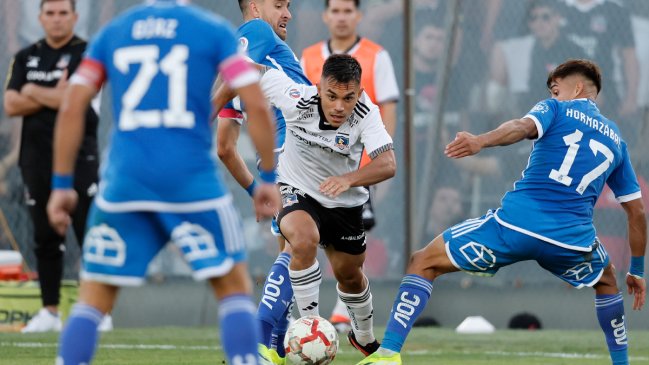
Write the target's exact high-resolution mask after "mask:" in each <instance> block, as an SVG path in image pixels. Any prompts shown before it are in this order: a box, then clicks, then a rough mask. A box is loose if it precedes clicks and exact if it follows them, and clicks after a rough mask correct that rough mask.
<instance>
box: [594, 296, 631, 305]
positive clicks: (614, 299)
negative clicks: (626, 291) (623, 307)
mask: <svg viewBox="0 0 649 365" xmlns="http://www.w3.org/2000/svg"><path fill="white" fill-rule="evenodd" d="M623 300H624V298H623V297H622V293H617V294H616V295H614V296H610V297H605V298H595V308H605V307H609V306H612V305H614V304H617V303H620V302H622V301H623Z"/></svg>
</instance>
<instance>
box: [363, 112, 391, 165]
mask: <svg viewBox="0 0 649 365" xmlns="http://www.w3.org/2000/svg"><path fill="white" fill-rule="evenodd" d="M362 123H363V128H362V130H361V142H362V143H363V145H364V146H365V150H366V151H367V154H368V155H369V156H370V158H371V159H375V158H376V157H377V156H378V155H380V154H381V153H383V152H385V151H389V150H392V149H394V147H393V145H392V137H390V134H388V131H387V130H385V125H383V121H382V120H381V113H380V112H379V108H378V107H376V106H372V108H371V109H370V111H369V113H367V116H366V117H365V118H364V119H363V122H362Z"/></svg>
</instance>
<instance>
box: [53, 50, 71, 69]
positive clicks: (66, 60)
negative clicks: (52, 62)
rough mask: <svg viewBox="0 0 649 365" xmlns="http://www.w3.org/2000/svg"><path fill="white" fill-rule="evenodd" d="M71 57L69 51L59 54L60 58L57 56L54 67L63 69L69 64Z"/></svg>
mask: <svg viewBox="0 0 649 365" xmlns="http://www.w3.org/2000/svg"><path fill="white" fill-rule="evenodd" d="M71 58H72V55H71V54H69V53H66V54H64V55H61V58H59V62H57V63H56V68H58V69H64V68H66V67H68V65H70V59H71Z"/></svg>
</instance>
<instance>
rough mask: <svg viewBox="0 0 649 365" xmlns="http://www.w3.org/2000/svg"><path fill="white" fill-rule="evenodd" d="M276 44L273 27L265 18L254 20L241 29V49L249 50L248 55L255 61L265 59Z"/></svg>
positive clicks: (258, 61)
mask: <svg viewBox="0 0 649 365" xmlns="http://www.w3.org/2000/svg"><path fill="white" fill-rule="evenodd" d="M274 44H275V33H274V32H273V28H271V26H270V24H268V23H266V22H265V21H263V20H252V21H250V22H248V23H246V24H245V25H244V26H242V27H241V29H240V30H239V45H240V47H241V48H240V49H241V50H242V51H246V52H248V56H249V57H250V58H251V59H252V60H253V61H254V62H257V63H260V62H261V61H262V60H264V59H265V58H266V56H267V55H268V54H269V53H270V51H271V50H272V49H273V46H274Z"/></svg>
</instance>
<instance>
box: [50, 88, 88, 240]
mask: <svg viewBox="0 0 649 365" xmlns="http://www.w3.org/2000/svg"><path fill="white" fill-rule="evenodd" d="M96 94H97V89H96V88H93V87H92V86H88V85H81V84H78V85H72V86H70V87H69V88H67V89H66V92H65V95H64V96H63V102H62V103H61V108H60V109H59V113H58V115H57V118H56V126H55V128H54V164H53V170H52V172H53V174H55V175H59V176H71V175H73V172H74V165H75V161H76V159H77V154H78V153H79V147H80V146H81V140H82V139H83V134H84V130H85V114H86V110H87V109H88V106H89V105H90V101H91V100H92V98H94V97H95V95H96ZM76 203H77V193H76V192H75V191H74V189H53V190H52V193H51V195H50V200H49V202H48V204H47V215H48V217H49V220H50V224H51V225H52V227H53V228H54V230H56V231H57V232H58V233H59V234H61V235H64V234H65V230H66V229H67V227H68V225H70V223H71V218H70V213H71V212H72V211H74V209H75V207H76Z"/></svg>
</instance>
